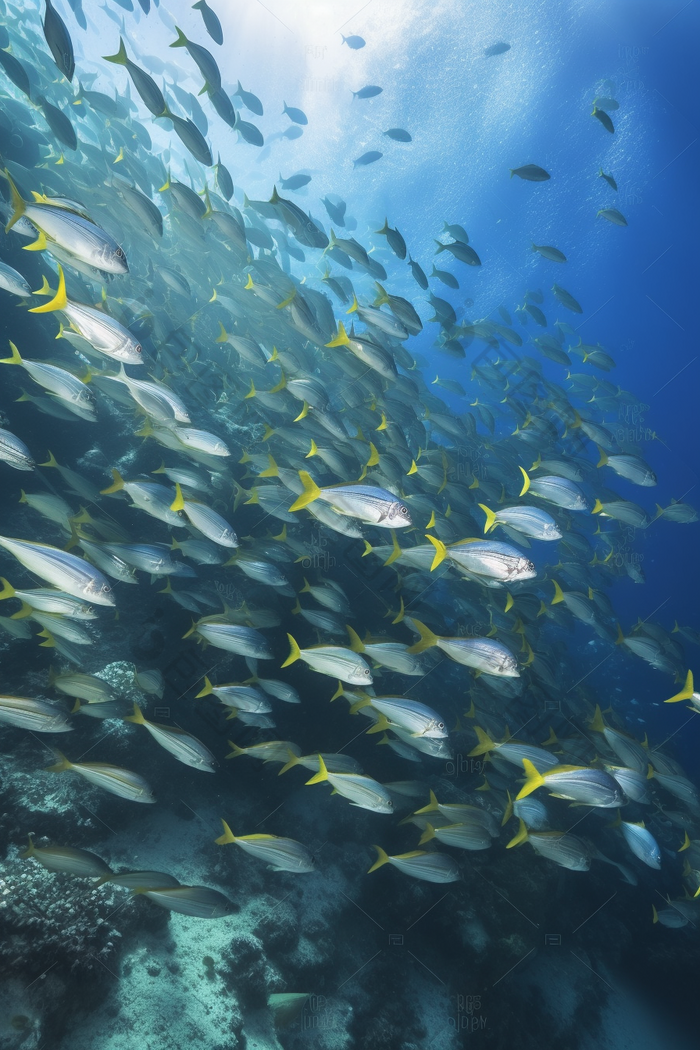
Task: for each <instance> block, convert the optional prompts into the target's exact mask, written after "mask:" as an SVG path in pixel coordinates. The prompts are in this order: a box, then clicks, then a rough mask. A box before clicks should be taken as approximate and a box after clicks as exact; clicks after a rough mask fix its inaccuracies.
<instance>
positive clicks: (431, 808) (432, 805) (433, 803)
mask: <svg viewBox="0 0 700 1050" xmlns="http://www.w3.org/2000/svg"><path fill="white" fill-rule="evenodd" d="M438 810H439V806H438V800H437V799H436V797H435V792H434V791H431V792H430V802H429V803H428V805H427V806H423V808H422V809H417V810H416V811H415V814H414V816H417V815H418V814H419V813H437V812H438Z"/></svg>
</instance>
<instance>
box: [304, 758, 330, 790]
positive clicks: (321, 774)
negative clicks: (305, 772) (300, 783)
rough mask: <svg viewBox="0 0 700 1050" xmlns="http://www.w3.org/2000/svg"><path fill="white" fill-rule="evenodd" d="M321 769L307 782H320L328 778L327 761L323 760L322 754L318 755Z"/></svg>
mask: <svg viewBox="0 0 700 1050" xmlns="http://www.w3.org/2000/svg"><path fill="white" fill-rule="evenodd" d="M318 764H319V767H320V768H319V771H318V773H316V775H315V776H313V777H311V780H307V781H306V783H307V784H320V783H321V782H322V781H324V780H328V770H327V769H326V763H325V762H324V761H323V757H322V756H321V755H319V756H318Z"/></svg>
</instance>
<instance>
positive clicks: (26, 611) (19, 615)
mask: <svg viewBox="0 0 700 1050" xmlns="http://www.w3.org/2000/svg"><path fill="white" fill-rule="evenodd" d="M13 593H14V591H13ZM9 597H10V595H9V594H0V598H9ZM33 612H34V610H33V609H32V607H31V605H27V603H26V602H22V607H21V609H20V610H19V612H16V613H13V614H12V616H11V617H10V619H11V620H25V619H26V618H27V616H31V615H32V613H33Z"/></svg>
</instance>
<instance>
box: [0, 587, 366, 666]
mask: <svg viewBox="0 0 700 1050" xmlns="http://www.w3.org/2000/svg"><path fill="white" fill-rule="evenodd" d="M0 598H2V594H0ZM345 630H346V631H347V632H348V634H349V635H350V648H351V649H352V651H353V652H354V653H363V652H364V651H365V646H364V643H363V641H362V639H361V638H360V636H359V634H358V633H357V631H354V630H353V628H352V627H351V626H350V625H349V624H347V623H346V624H345Z"/></svg>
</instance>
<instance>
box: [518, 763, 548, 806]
mask: <svg viewBox="0 0 700 1050" xmlns="http://www.w3.org/2000/svg"><path fill="white" fill-rule="evenodd" d="M523 766H524V768H525V783H524V785H523V786H522V787H521V789H520V791H519V792H518V794H517V796H516V797H517V799H521V798H525V796H526V795H530V794H532V792H533V791H536V790H537V788H540V787H542V785H543V784H544V777H543V776H542V774H541V773H540V772H538V770H537V769H535V767H534V766H533V764H532V762H531V761H530V760H529V759H528V758H524V759H523Z"/></svg>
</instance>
